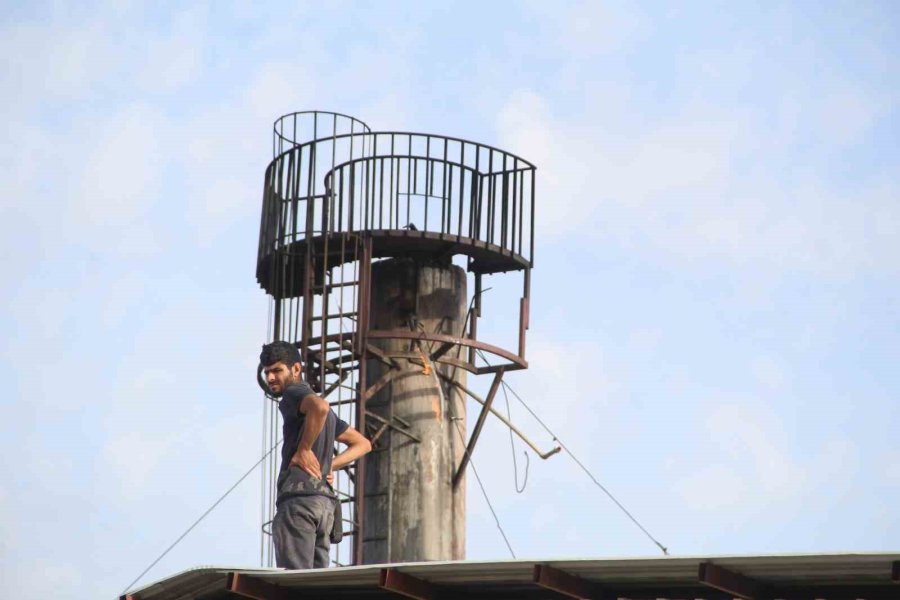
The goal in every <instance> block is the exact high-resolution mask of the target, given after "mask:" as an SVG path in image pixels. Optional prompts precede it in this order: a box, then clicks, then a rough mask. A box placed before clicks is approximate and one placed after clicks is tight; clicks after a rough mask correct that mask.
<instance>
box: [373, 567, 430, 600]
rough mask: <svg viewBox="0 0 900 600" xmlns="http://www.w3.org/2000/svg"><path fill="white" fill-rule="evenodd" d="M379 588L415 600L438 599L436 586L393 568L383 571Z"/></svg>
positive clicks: (379, 578)
mask: <svg viewBox="0 0 900 600" xmlns="http://www.w3.org/2000/svg"><path fill="white" fill-rule="evenodd" d="M378 587H380V588H381V589H384V590H387V591H389V592H394V593H395V594H398V595H400V596H403V597H405V598H413V599H414V600H436V599H437V597H438V590H437V588H436V587H435V586H434V585H432V584H430V583H428V582H427V581H425V580H424V579H419V578H418V577H413V576H412V575H408V574H406V573H402V572H400V571H398V570H397V569H393V568H387V569H382V570H381V573H380V574H379V577H378Z"/></svg>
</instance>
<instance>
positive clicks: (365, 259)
mask: <svg viewBox="0 0 900 600" xmlns="http://www.w3.org/2000/svg"><path fill="white" fill-rule="evenodd" d="M371 285H372V238H370V237H366V238H364V239H363V240H362V256H361V258H360V261H359V286H358V287H357V294H358V295H357V305H356V310H357V312H358V313H359V315H358V317H359V320H358V321H357V323H358V327H359V329H358V331H357V332H356V334H355V335H354V337H353V340H354V341H355V343H356V348H355V349H354V352H356V353H357V354H359V355H360V356H362V355H363V354H364V353H365V352H366V351H368V350H369V348H370V344H369V340H368V329H369V309H370V305H369V302H370V300H371V294H370V292H371V289H370V288H371ZM367 362H368V361H366V360H365V358H362V359H361V360H360V361H359V381H358V387H359V389H358V390H357V397H358V398H359V402H357V403H356V426H357V427H358V428H359V430H360V431H365V429H366V413H367V412H368V411H367V410H366V398H365V396H363V386H365V385H366V370H367V368H368V367H367ZM391 362H393V361H391ZM365 481H366V457H365V456H361V457H360V458H359V459H358V460H357V461H356V475H355V478H354V479H353V497H354V502H353V514H354V520H355V521H356V526H357V529H359V531H365V523H366V511H365V508H366V507H365V504H366V503H365ZM362 538H363V536H362V535H355V536H353V564H355V565H361V564H363V562H364V554H363V541H362Z"/></svg>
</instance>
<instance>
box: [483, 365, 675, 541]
mask: <svg viewBox="0 0 900 600" xmlns="http://www.w3.org/2000/svg"><path fill="white" fill-rule="evenodd" d="M478 355H479V356H481V360H483V361H484V362H486V363H488V361H487V358H485V356H484V353H483V352H482V351H481V350H478ZM488 364H490V363H488ZM500 383H501V384H502V385H503V387H504V389H506V390H509V392H510V393H511V394H512V395H513V396H515V398H516V400H518V401H519V402H520V403H521V404H522V406H524V407H525V410H527V411H528V412H529V413H530V414H531V416H532V417H534V419H535V420H536V421H537V422H538V423H540V424H541V427H543V428H544V430H545V431H546V432H547V433H549V434H550V435H551V436H552V437H553V441H554V442H556V443H557V444H559V446H560V447H561V448H562V449H563V450H565V451H566V454H568V455H569V456H570V457H571V458H572V460H573V461H575V464H577V465H578V466H579V467H580V468H581V470H582V471H584V473H585V474H586V475H587V476H588V477H590V479H591V481H593V482H594V485H596V486H597V487H598V488H600V490H602V491H603V493H604V494H606V495H607V496H608V497H609V499H610V500H612V501H613V502H614V503H615V505H616V506H618V507H619V509H620V510H621V511H622V512H623V513H625V515H626V516H627V517H628V518H629V519H631V522H632V523H634V524H635V525H637V526H638V528H639V529H640V530H641V531H643V532H644V535H646V536H647V537H648V538H649V539H650V540H651V541H652V542H653V543H654V544H656V545H657V546H658V547H659V549H660V550H662V553H663V554H664V555H666V556H668V555H669V549H668V548H667V547H666V546H663V545H662V544H661V543H660V542H659V541H658V540H657V539H656V538H655V537H653V535H652V534H651V533H650V532H649V531H647V529H646V528H645V527H644V526H643V525H641V523H640V522H639V521H638V520H637V519H636V518H635V517H634V515H632V514H631V512H629V510H628V509H627V508H625V506H624V505H623V504H622V503H621V502H619V501H618V500H617V499H616V497H615V496H613V495H612V493H611V492H610V491H609V490H608V489H606V487H605V486H604V485H603V484H602V483H600V482H599V481H597V478H596V477H594V475H593V473H591V472H590V470H588V468H587V467H586V466H584V464H583V463H582V462H581V461H580V460H578V458H577V457H576V456H575V455H574V454H573V453H572V451H571V450H569V448H568V447H567V446H566V445H565V444H564V443H563V442H562V440H560V439H559V437H557V435H556V434H555V433H553V431H552V430H551V429H550V428H549V427H548V426H547V424H546V423H544V422H543V421H542V420H541V418H540V417H538V416H537V414H535V412H534V411H533V410H531V408H530V407H529V406H528V405H527V404H526V403H525V401H524V400H522V398H521V396H519V395H518V394H517V393H516V391H515V390H514V389H512V387H511V386H510V385H509V384H508V383H506V382H505V381H502V380H501V381H500Z"/></svg>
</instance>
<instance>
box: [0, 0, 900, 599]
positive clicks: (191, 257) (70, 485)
mask: <svg viewBox="0 0 900 600" xmlns="http://www.w3.org/2000/svg"><path fill="white" fill-rule="evenodd" d="M898 39H900V14H898V9H897V6H896V5H895V4H894V3H890V2H885V3H865V2H852V3H850V2H847V3H838V2H831V3H824V4H823V3H817V2H809V3H805V2H798V3H790V4H779V3H765V4H763V5H760V4H759V3H733V2H727V3H714V2H704V3H683V4H679V5H672V4H671V3H650V2H648V3H637V4H634V3H619V2H611V3H604V2H585V3H575V2H562V3H552V4H551V3H546V2H519V3H513V2H495V3H494V2H454V3H440V5H439V6H429V5H428V3H416V2H397V3H386V4H385V3H378V4H372V3H366V4H364V3H354V2H333V3H330V5H329V7H328V8H322V7H319V6H314V5H312V4H309V3H296V4H290V5H278V4H271V5H268V6H266V7H260V6H258V5H257V4H251V3H246V2H245V3H241V2H237V3H228V4H226V3H215V4H203V3H195V4H192V5H191V6H190V7H188V8H179V7H173V6H170V5H168V6H167V5H163V4H155V5H152V6H145V5H141V4H138V3H130V2H110V3H101V4H91V5H89V6H88V5H85V6H71V5H69V4H68V3H55V4H53V3H51V4H37V3H30V4H28V5H15V4H10V3H7V4H5V5H3V7H2V8H0V48H2V54H3V55H4V56H6V57H7V60H6V61H5V62H4V66H3V67H2V68H0V85H2V89H3V90H4V93H3V94H2V97H0V106H2V110H3V114H4V121H5V122H6V128H5V130H6V132H7V133H6V134H5V137H4V142H3V144H2V147H0V165H2V172H3V188H2V189H3V196H2V204H0V251H2V253H3V255H4V256H5V257H6V260H4V261H3V263H2V267H0V268H2V276H3V279H4V280H5V281H6V282H7V283H6V285H4V286H2V289H0V299H2V301H0V302H2V303H0V306H2V311H0V333H2V336H0V339H2V344H0V379H2V380H3V381H4V390H5V391H4V393H3V394H2V407H3V419H2V425H0V427H2V436H0V451H2V453H3V456H4V457H5V460H4V461H3V462H2V467H0V469H2V471H0V476H2V480H3V481H4V485H3V486H0V552H2V557H0V571H2V574H3V578H4V581H6V582H7V586H8V589H17V590H21V592H20V593H19V594H18V597H21V598H38V597H45V596H47V595H49V594H50V593H51V591H52V593H53V595H54V596H57V597H62V598H75V597H86V596H91V597H112V596H115V595H117V594H118V593H119V592H120V591H121V590H122V588H123V587H124V586H125V585H126V584H127V583H128V582H129V581H131V580H132V579H133V578H134V577H135V576H136V575H137V574H138V573H140V572H141V571H142V570H143V569H144V567H146V566H147V565H148V564H149V563H150V562H151V561H152V560H153V559H154V558H155V557H156V556H157V555H158V554H159V553H160V552H162V550H163V549H165V548H166V547H167V546H168V545H169V544H170V543H171V542H172V541H173V540H174V539H175V538H176V537H177V536H178V535H179V534H180V533H181V532H182V531H184V529H185V528H186V527H187V526H188V525H189V524H190V523H191V522H193V520H194V519H195V518H196V517H197V516H199V515H200V514H201V513H202V512H203V511H204V510H205V509H206V508H207V507H208V506H209V505H210V504H211V503H212V502H213V501H214V500H215V499H216V498H217V497H218V496H219V495H220V494H221V493H222V492H224V490H225V489H227V488H228V487H229V486H230V485H231V484H232V483H233V482H234V481H235V480H236V479H237V477H239V476H240V474H242V473H243V472H244V471H245V470H246V469H247V468H249V466H250V465H252V464H253V463H254V462H255V461H256V460H257V458H258V457H259V456H260V428H261V406H262V404H261V403H262V399H261V395H260V393H259V390H258V388H256V384H255V381H254V375H253V373H254V367H255V361H256V356H257V352H258V347H259V344H260V343H261V342H262V341H263V338H264V337H265V334H266V315H267V303H266V298H265V296H264V294H263V292H262V291H261V290H260V289H259V288H258V287H257V285H256V282H255V278H254V275H253V273H254V260H255V252H256V243H257V239H256V236H257V234H258V218H259V205H260V199H261V187H262V186H261V184H262V178H263V172H264V169H265V166H266V164H267V163H268V161H269V160H270V158H271V133H270V132H271V123H272V121H273V120H274V119H275V118H277V117H278V116H280V115H281V114H284V113H287V112H291V111H294V110H308V109H320V110H334V111H338V112H343V113H347V114H351V115H354V116H356V117H358V118H360V119H362V120H364V121H366V122H367V123H368V124H369V125H370V126H371V127H372V128H373V129H376V130H379V129H380V130H411V131H425V132H432V133H438V134H445V135H452V136H457V137H462V138H467V139H472V140H475V141H479V142H483V143H486V144H490V145H495V146H499V147H501V148H504V149H506V150H509V151H512V152H514V153H517V154H519V155H520V156H523V157H525V158H527V159H529V160H531V161H533V162H534V163H535V164H537V166H538V169H539V171H538V202H537V215H538V221H539V223H538V229H537V240H536V266H535V271H534V279H533V301H532V319H531V330H530V332H529V347H528V359H529V361H530V363H531V368H530V369H529V370H528V371H527V372H520V373H516V374H514V375H511V376H510V382H511V384H512V385H513V386H514V387H515V389H516V390H517V391H518V392H519V394H520V395H521V396H522V397H523V398H524V399H525V400H526V401H527V402H528V403H529V405H530V406H531V407H532V408H533V409H534V410H535V411H536V412H537V413H538V414H539V415H541V417H542V418H543V419H544V420H545V421H546V422H547V423H548V424H549V425H550V426H551V427H552V428H553V429H554V431H556V432H557V434H558V435H559V436H560V438H562V439H563V441H564V442H565V443H566V444H567V445H568V446H569V447H570V448H571V449H572V450H573V451H574V452H575V453H576V455H577V456H578V457H579V458H580V459H581V460H582V461H583V462H584V463H586V464H587V465H588V466H589V467H590V468H591V470H592V471H593V472H594V473H595V474H596V475H597V477H598V478H599V479H600V481H601V482H603V483H604V485H606V486H607V487H608V488H609V489H610V490H611V491H612V492H613V493H614V494H616V496H617V497H618V498H619V499H620V500H621V501H622V502H623V503H624V504H625V505H626V506H628V507H629V509H630V510H631V511H632V512H633V513H634V514H635V515H636V516H637V517H638V518H639V519H640V520H641V522H642V523H643V524H644V525H645V526H646V527H647V528H648V529H649V530H650V531H651V532H652V533H653V534H654V535H655V536H656V537H658V538H659V539H660V540H661V541H662V542H663V543H665V544H666V545H668V546H669V547H670V549H671V551H672V552H673V554H680V555H688V554H729V553H767V552H832V551H878V550H887V551H896V550H898V544H897V540H898V539H900V517H898V515H897V511H896V507H897V506H898V505H900V446H898V443H897V441H896V440H897V437H898V432H900V408H898V406H900V403H898V395H900V370H898V369H897V368H896V366H895V363H896V362H897V357H898V354H900V284H898V283H897V282H898V275H900V202H898V198H900V175H898V174H900V144H898V140H900V126H898V123H900V120H898V117H900V112H898V108H897V107H898V84H897V82H898V81H900V59H898V58H897V57H898V56H900V48H898V43H897V40H898ZM515 301H516V290H513V289H506V288H504V286H503V285H498V286H497V288H496V289H495V290H493V291H492V292H491V293H490V295H489V296H486V299H485V311H486V312H485V317H486V319H485V321H484V323H485V326H483V329H484V331H483V334H484V336H485V339H486V340H488V339H489V338H488V336H489V335H494V336H495V337H494V338H493V341H495V342H496V343H504V344H506V345H508V346H510V347H511V346H512V344H511V343H509V341H508V340H506V338H504V336H505V335H506V333H505V332H506V331H507V329H508V328H505V326H506V325H508V322H507V321H506V319H505V317H504V315H505V314H506V312H508V309H509V307H511V306H515ZM492 315H493V316H492ZM488 323H490V324H491V326H487V324H488ZM480 333H482V332H480ZM488 383H489V382H479V383H475V384H474V385H475V387H478V386H482V387H486V386H487V385H488ZM512 412H513V418H514V420H515V421H516V422H517V423H520V424H521V425H522V427H523V428H524V429H526V430H527V431H528V433H529V434H530V435H531V436H533V437H534V438H535V439H537V440H539V442H540V443H541V444H542V445H545V446H549V445H550V444H551V441H552V440H551V439H550V437H549V436H547V435H546V434H544V433H543V432H542V431H541V429H540V427H539V426H538V425H537V424H536V423H534V422H533V421H530V420H529V419H528V417H527V414H526V413H525V412H524V410H522V409H521V407H519V406H518V405H517V404H516V403H515V401H513V405H512ZM516 452H517V453H518V456H519V457H520V459H519V467H520V469H521V468H522V460H521V452H522V448H521V447H517V449H516ZM475 463H476V466H477V467H478V469H479V472H480V473H481V475H482V479H483V480H484V481H485V483H486V485H487V488H488V492H489V494H490V496H491V498H492V502H493V503H494V507H495V508H496V510H497V513H498V516H499V518H500V521H501V523H502V524H503V527H504V530H505V531H506V533H507V536H508V537H509V539H510V543H511V544H512V546H513V548H514V550H515V552H516V555H517V556H519V557H526V558H528V557H531V558H543V559H546V558H556V557H570V556H582V557H586V556H590V557H600V556H625V555H628V556H631V555H649V556H653V555H656V554H658V550H657V549H656V547H655V546H653V544H652V543H650V542H649V541H648V540H647V539H646V538H645V537H643V535H642V534H641V533H640V531H639V530H637V529H636V528H635V527H634V526H633V525H632V524H631V523H630V522H629V521H627V519H626V518H625V517H624V516H623V515H622V514H621V513H620V512H619V511H618V510H617V509H616V508H615V507H614V506H613V505H612V504H611V503H610V502H609V501H608V500H607V499H606V498H605V497H604V496H603V495H602V493H601V492H600V491H599V490H597V489H596V488H595V487H593V485H592V484H591V483H590V482H589V481H588V480H587V479H586V478H585V477H584V476H583V475H582V474H581V473H580V472H579V471H578V470H577V468H576V467H575V466H574V465H573V464H572V462H571V461H570V460H568V459H567V458H566V457H564V456H557V457H554V458H552V459H550V460H549V461H547V462H543V461H540V460H538V459H536V458H535V457H532V459H531V464H530V469H529V474H528V486H527V488H526V491H525V492H523V493H522V494H517V493H516V491H515V489H514V477H513V472H512V459H511V456H510V448H509V439H508V437H507V434H506V432H505V431H504V430H503V429H502V428H501V427H499V426H498V424H497V423H496V422H491V421H489V422H488V426H487V428H486V432H485V435H484V436H483V437H482V441H481V442H480V445H479V448H478V451H477V453H476V455H475ZM520 476H521V473H520ZM259 488H260V482H259V479H258V477H256V476H254V477H251V478H250V479H249V480H248V481H246V482H245V483H244V484H243V485H242V486H241V487H240V488H238V490H237V491H236V492H235V493H234V494H233V495H232V496H231V497H229V498H228V499H227V500H226V501H225V502H224V503H223V504H222V505H221V506H220V507H219V508H218V509H216V511H214V512H213V514H212V515H210V517H208V518H207V519H206V520H205V521H204V522H203V523H202V524H201V525H200V526H199V527H198V528H197V529H196V530H195V531H194V532H192V533H191V535H190V536H188V537H187V538H186V539H185V540H184V541H183V542H182V543H181V544H180V545H179V546H178V547H177V548H176V549H175V550H174V551H173V552H172V553H170V554H169V555H168V556H167V557H166V558H165V559H164V560H163V561H162V562H160V564H159V565H157V566H156V567H155V568H154V570H153V571H151V572H150V573H149V574H148V575H147V577H146V578H145V579H144V580H143V582H145V583H146V582H149V581H152V580H155V579H159V578H161V577H164V576H166V575H169V574H171V573H174V572H176V571H179V570H182V569H184V568H187V567H190V566H196V565H204V564H218V565H223V564H232V565H256V564H258V563H259V535H258V526H259V520H260V510H259V495H260V489H259ZM468 505H469V512H468V523H469V525H468V549H467V551H468V556H469V557H470V558H473V559H487V558H507V557H509V552H508V550H507V549H506V546H505V544H504V543H503V540H502V538H501V537H500V534H499V532H497V530H496V527H495V525H494V522H493V519H492V517H491V515H490V513H489V511H488V509H487V506H486V504H485V503H484V500H483V499H482V497H481V495H480V493H479V492H478V490H477V487H476V486H475V485H474V480H471V479H470V482H469V499H468Z"/></svg>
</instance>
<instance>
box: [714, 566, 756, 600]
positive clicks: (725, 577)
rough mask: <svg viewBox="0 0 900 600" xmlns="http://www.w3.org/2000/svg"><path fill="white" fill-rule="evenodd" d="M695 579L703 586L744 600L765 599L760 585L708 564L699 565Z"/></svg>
mask: <svg viewBox="0 0 900 600" xmlns="http://www.w3.org/2000/svg"><path fill="white" fill-rule="evenodd" d="M697 578H698V579H699V581H700V583H702V584H703V585H705V586H708V587H711V588H713V589H716V590H719V591H722V592H726V593H728V594H731V595H733V596H735V597H737V598H743V599H744V600H762V598H764V597H765V596H764V594H765V590H764V588H763V586H762V585H761V584H760V583H758V582H756V581H754V580H753V579H750V578H749V577H745V576H743V575H741V574H740V573H735V572H734V571H730V570H728V569H726V568H724V567H720V566H719V565H716V564H713V563H710V562H703V563H700V567H699V568H698V573H697Z"/></svg>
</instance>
